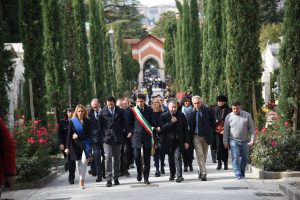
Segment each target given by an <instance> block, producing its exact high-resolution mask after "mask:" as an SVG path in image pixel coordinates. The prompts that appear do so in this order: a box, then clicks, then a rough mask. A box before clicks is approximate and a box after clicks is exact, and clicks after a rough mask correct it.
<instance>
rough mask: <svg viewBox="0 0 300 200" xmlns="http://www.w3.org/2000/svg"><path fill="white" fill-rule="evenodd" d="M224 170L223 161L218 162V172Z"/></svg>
mask: <svg viewBox="0 0 300 200" xmlns="http://www.w3.org/2000/svg"><path fill="white" fill-rule="evenodd" d="M220 169H222V161H220V160H218V166H217V170H220Z"/></svg>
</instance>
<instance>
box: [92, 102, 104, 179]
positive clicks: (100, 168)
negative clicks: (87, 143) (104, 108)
mask: <svg viewBox="0 0 300 200" xmlns="http://www.w3.org/2000/svg"><path fill="white" fill-rule="evenodd" d="M91 107H92V109H91V111H90V113H89V118H90V120H91V130H92V131H91V140H92V148H93V152H94V160H93V162H92V164H91V170H90V171H89V173H90V174H92V175H95V176H97V179H96V182H101V181H102V176H103V175H105V174H104V173H105V166H104V161H102V162H101V155H103V157H102V159H104V152H103V144H102V137H103V136H102V134H101V130H100V126H99V121H98V118H99V115H100V110H101V108H100V103H99V100H98V99H93V100H92V101H91Z"/></svg>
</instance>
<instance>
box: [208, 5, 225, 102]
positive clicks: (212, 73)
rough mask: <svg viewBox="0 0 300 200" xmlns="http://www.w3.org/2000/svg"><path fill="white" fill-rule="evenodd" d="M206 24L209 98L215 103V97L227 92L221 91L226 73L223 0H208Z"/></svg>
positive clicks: (209, 100)
mask: <svg viewBox="0 0 300 200" xmlns="http://www.w3.org/2000/svg"><path fill="white" fill-rule="evenodd" d="M205 17H206V22H207V23H206V25H207V35H208V36H209V37H207V40H206V49H204V50H205V51H206V54H207V55H206V56H207V63H206V65H207V66H208V77H209V78H208V79H209V94H208V95H209V98H208V102H209V103H211V104H213V103H214V102H215V97H216V96H217V95H219V94H225V91H221V88H220V86H221V85H224V82H222V80H221V75H222V74H224V68H223V67H222V64H221V63H222V60H221V59H222V54H221V50H222V49H221V46H222V18H221V17H222V15H221V0H209V1H207V9H206V16H205Z"/></svg>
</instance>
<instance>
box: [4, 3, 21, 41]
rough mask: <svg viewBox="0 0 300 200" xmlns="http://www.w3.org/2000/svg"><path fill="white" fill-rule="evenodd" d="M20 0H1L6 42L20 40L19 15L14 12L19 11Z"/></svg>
mask: <svg viewBox="0 0 300 200" xmlns="http://www.w3.org/2000/svg"><path fill="white" fill-rule="evenodd" d="M18 1H19V0H1V4H2V18H3V21H4V26H3V27H2V28H3V30H2V31H3V36H4V38H5V42H7V43H10V42H20V31H19V18H18V17H19V15H18V14H12V13H17V12H18V10H19V5H18Z"/></svg>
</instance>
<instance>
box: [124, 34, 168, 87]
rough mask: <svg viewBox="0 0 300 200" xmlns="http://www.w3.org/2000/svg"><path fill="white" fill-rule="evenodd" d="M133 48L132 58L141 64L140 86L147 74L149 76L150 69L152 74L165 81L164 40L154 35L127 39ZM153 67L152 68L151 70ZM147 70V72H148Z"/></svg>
mask: <svg viewBox="0 0 300 200" xmlns="http://www.w3.org/2000/svg"><path fill="white" fill-rule="evenodd" d="M124 41H125V42H126V43H128V44H130V45H131V47H132V56H133V58H134V59H136V60H137V61H138V62H139V64H140V73H139V77H138V80H139V85H141V84H142V83H143V81H144V77H145V72H146V75H148V68H149V70H150V73H151V69H152V72H153V73H156V72H155V71H157V75H158V76H159V78H160V80H161V81H163V82H164V81H165V65H164V62H163V54H164V39H162V38H158V37H156V36H154V35H151V34H149V35H147V36H146V37H144V38H143V39H141V40H139V39H125V40H124ZM151 66H152V68H151ZM146 70H147V71H146Z"/></svg>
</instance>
